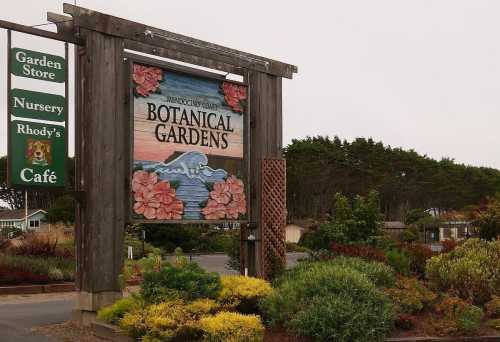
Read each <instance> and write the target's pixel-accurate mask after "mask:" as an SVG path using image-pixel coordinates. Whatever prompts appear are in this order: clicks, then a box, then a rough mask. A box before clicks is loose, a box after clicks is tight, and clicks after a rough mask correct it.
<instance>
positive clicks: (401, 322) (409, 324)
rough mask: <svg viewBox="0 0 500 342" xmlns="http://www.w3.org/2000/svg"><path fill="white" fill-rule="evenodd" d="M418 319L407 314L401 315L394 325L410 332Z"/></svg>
mask: <svg viewBox="0 0 500 342" xmlns="http://www.w3.org/2000/svg"><path fill="white" fill-rule="evenodd" d="M415 322H416V317H415V316H411V315H406V314H401V315H399V316H398V317H397V318H396V321H395V322H394V325H395V326H396V327H397V328H399V329H403V330H410V329H412V328H413V327H414V326H415Z"/></svg>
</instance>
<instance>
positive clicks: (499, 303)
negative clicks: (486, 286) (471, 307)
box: [484, 296, 500, 318]
mask: <svg viewBox="0 0 500 342" xmlns="http://www.w3.org/2000/svg"><path fill="white" fill-rule="evenodd" d="M484 308H485V309H486V315H488V317H490V318H500V297H499V296H493V297H492V299H491V300H490V301H489V302H488V303H486V304H485V305H484Z"/></svg>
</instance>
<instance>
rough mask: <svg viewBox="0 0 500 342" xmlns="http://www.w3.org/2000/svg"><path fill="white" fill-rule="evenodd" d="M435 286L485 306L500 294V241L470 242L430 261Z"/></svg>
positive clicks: (430, 273) (429, 268) (429, 275)
mask: <svg viewBox="0 0 500 342" xmlns="http://www.w3.org/2000/svg"><path fill="white" fill-rule="evenodd" d="M426 274H427V277H428V279H429V280H430V283H431V284H432V286H434V287H435V288H437V289H440V290H450V291H452V292H453V293H456V294H457V295H458V296H459V297H460V298H463V299H468V300H471V301H472V302H473V303H477V304H482V303H485V302H487V301H488V300H490V298H491V296H493V295H499V294H500V240H497V241H483V240H479V239H469V240H467V241H466V242H465V243H464V244H462V245H460V246H458V247H457V248H455V250H453V251H452V252H450V253H446V254H440V255H437V256H434V257H432V258H431V259H429V260H428V261H427V266H426Z"/></svg>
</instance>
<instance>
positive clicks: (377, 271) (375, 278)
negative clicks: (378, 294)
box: [330, 256, 396, 287]
mask: <svg viewBox="0 0 500 342" xmlns="http://www.w3.org/2000/svg"><path fill="white" fill-rule="evenodd" d="M330 263H331V264H334V265H339V266H342V267H348V268H352V269H355V270H356V271H358V272H361V273H363V274H364V275H366V276H367V277H368V279H370V281H371V282H373V283H374V284H375V285H377V286H379V287H391V286H394V283H395V281H396V277H395V275H394V271H393V270H392V268H390V267H389V266H387V265H385V264H383V263H381V262H376V261H366V260H363V259H360V258H348V257H343V256H340V257H336V258H334V259H332V260H331V261H330Z"/></svg>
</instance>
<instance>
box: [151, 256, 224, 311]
mask: <svg viewBox="0 0 500 342" xmlns="http://www.w3.org/2000/svg"><path fill="white" fill-rule="evenodd" d="M220 289H221V285H220V279H219V275H218V274H217V273H208V272H206V271H205V270H204V269H202V268H201V267H200V266H198V265H197V264H196V263H190V262H188V263H182V264H179V265H176V266H174V265H170V264H169V263H165V264H164V265H163V266H162V269H161V270H160V271H159V272H146V273H144V281H143V282H142V284H141V294H142V296H143V297H144V299H145V300H146V302H150V303H158V302H160V301H162V300H169V299H172V298H178V297H180V298H183V299H185V300H193V299H198V298H212V299H215V298H217V296H218V294H219V292H220Z"/></svg>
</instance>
